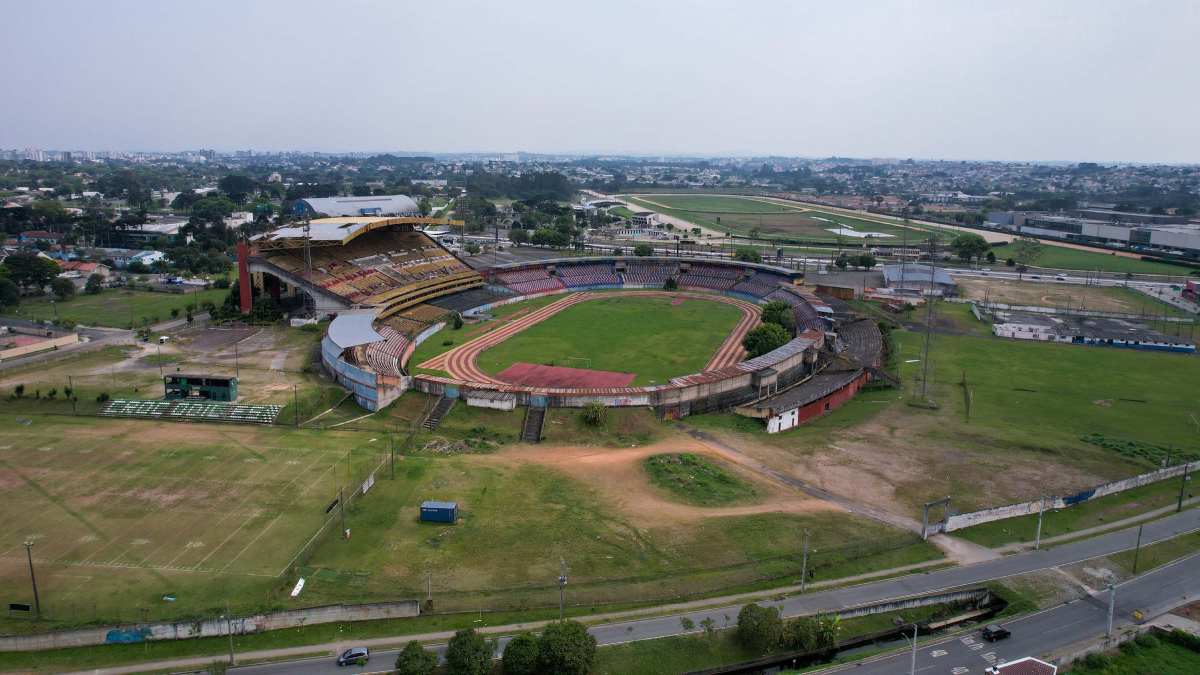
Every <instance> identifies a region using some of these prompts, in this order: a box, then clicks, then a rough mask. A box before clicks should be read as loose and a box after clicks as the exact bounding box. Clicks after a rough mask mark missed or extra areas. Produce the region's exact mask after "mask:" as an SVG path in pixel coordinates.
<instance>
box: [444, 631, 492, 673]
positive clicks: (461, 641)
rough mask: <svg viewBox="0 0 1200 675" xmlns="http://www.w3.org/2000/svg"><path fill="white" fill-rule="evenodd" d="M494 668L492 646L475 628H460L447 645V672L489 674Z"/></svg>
mask: <svg viewBox="0 0 1200 675" xmlns="http://www.w3.org/2000/svg"><path fill="white" fill-rule="evenodd" d="M491 670H492V648H491V646H490V645H489V644H488V641H487V640H485V639H483V636H482V635H480V634H479V633H476V632H475V629H473V628H467V629H465V630H460V631H458V632H457V633H455V634H454V637H452V638H450V644H448V645H446V672H448V673H449V674H450V675H487V673H489V672H491Z"/></svg>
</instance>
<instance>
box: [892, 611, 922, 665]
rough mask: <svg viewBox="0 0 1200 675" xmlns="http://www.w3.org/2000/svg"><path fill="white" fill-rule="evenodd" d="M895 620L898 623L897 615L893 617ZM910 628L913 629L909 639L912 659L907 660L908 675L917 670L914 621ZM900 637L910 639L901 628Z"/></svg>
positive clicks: (915, 627)
mask: <svg viewBox="0 0 1200 675" xmlns="http://www.w3.org/2000/svg"><path fill="white" fill-rule="evenodd" d="M895 621H896V623H900V619H899V617H897V618H896V619H895ZM912 629H913V634H912V640H911V642H912V659H911V660H910V661H909V666H908V673H909V675H916V672H917V624H916V622H915V621H914V622H913V624H912ZM900 637H903V638H904V640H905V641H910V640H909V639H908V636H907V635H905V634H904V631H903V630H901V631H900Z"/></svg>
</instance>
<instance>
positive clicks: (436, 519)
mask: <svg viewBox="0 0 1200 675" xmlns="http://www.w3.org/2000/svg"><path fill="white" fill-rule="evenodd" d="M421 521H422V522H426V523H454V522H457V521H458V503H457V502H421Z"/></svg>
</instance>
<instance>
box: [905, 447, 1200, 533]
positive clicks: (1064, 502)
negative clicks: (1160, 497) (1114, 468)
mask: <svg viewBox="0 0 1200 675" xmlns="http://www.w3.org/2000/svg"><path fill="white" fill-rule="evenodd" d="M1197 469H1200V462H1191V463H1189V464H1180V465H1178V466H1171V467H1167V468H1164V469H1158V470H1156V471H1151V472H1149V473H1144V474H1141V475H1138V476H1133V477H1131V478H1124V479H1121V480H1115V481H1112V482H1110V483H1104V484H1102V485H1097V486H1096V487H1093V488H1089V489H1087V490H1083V491H1081V492H1077V493H1075V494H1073V495H1068V496H1065V497H1053V498H1052V499H1048V500H1046V503H1045V507H1046V508H1048V509H1065V508H1070V507H1072V506H1076V505H1078V504H1082V503H1084V502H1086V501H1088V500H1091V499H1096V498H1099V497H1104V496H1107V495H1114V494H1118V493H1121V492H1125V491H1126V490H1132V489H1134V488H1137V487H1141V486H1143V485H1149V484H1151V483H1157V482H1159V481H1163V480H1167V479H1169V478H1174V477H1176V476H1179V475H1181V474H1183V473H1184V472H1187V473H1191V472H1193V471H1196V470H1197ZM1041 509H1042V500H1040V499H1039V500H1035V501H1029V502H1022V503H1020V504H1008V505H1006V506H996V507H993V508H990V509H982V510H980V511H972V512H970V513H959V514H956V515H952V516H949V517H948V518H946V520H945V521H943V522H941V523H936V524H933V525H930V526H929V529H928V534H935V533H937V532H953V531H954V530H961V529H963V528H967V527H971V526H973V525H982V524H983V523H990V522H992V521H996V520H1005V519H1007V518H1019V517H1021V516H1029V515H1036V514H1037V513H1038V511H1040V510H1041Z"/></svg>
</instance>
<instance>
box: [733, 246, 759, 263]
mask: <svg viewBox="0 0 1200 675" xmlns="http://www.w3.org/2000/svg"><path fill="white" fill-rule="evenodd" d="M733 257H734V258H735V259H737V260H740V261H742V262H752V263H760V262H762V254H761V253H759V252H758V250H757V249H753V248H739V249H738V250H736V251H734V253H733Z"/></svg>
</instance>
